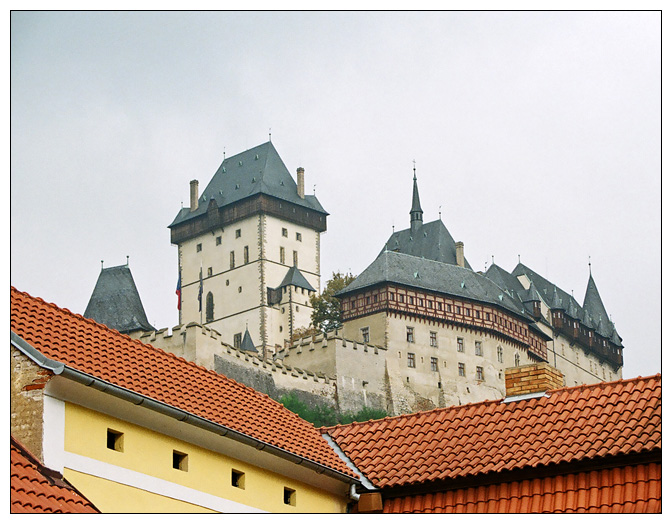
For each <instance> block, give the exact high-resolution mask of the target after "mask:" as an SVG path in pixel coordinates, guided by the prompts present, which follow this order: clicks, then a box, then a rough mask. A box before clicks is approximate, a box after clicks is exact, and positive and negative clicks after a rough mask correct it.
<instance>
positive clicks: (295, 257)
mask: <svg viewBox="0 0 672 524" xmlns="http://www.w3.org/2000/svg"><path fill="white" fill-rule="evenodd" d="M292 258H293V262H294V267H299V252H298V251H294V253H293V257H292Z"/></svg>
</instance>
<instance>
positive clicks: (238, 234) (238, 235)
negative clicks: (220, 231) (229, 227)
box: [236, 229, 240, 238]
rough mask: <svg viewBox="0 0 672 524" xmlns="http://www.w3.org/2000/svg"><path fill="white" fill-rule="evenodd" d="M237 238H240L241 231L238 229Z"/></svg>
mask: <svg viewBox="0 0 672 524" xmlns="http://www.w3.org/2000/svg"><path fill="white" fill-rule="evenodd" d="M236 238H240V229H236Z"/></svg>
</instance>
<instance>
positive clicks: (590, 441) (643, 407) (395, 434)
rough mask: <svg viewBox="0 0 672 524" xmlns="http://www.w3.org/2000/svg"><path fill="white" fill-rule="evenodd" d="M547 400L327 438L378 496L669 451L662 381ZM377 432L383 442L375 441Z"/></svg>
mask: <svg viewBox="0 0 672 524" xmlns="http://www.w3.org/2000/svg"><path fill="white" fill-rule="evenodd" d="M547 394H548V395H549V396H548V397H545V396H544V397H540V398H533V399H528V400H519V401H516V402H509V403H503V402H502V401H501V400H492V401H486V402H479V403H475V404H467V405H464V406H453V407H448V408H442V409H436V410H432V411H429V412H424V413H414V414H411V415H402V416H398V417H387V418H384V419H381V420H374V421H369V422H359V423H358V422H355V423H352V424H349V425H345V426H334V427H331V428H323V429H322V431H324V432H326V433H328V434H329V435H330V436H331V438H332V439H333V440H334V442H335V443H336V444H338V446H339V447H340V448H341V449H342V450H343V452H344V453H345V454H346V455H347V456H348V457H349V458H350V459H351V460H352V462H353V463H354V464H355V466H357V468H359V470H360V471H361V472H362V473H363V474H364V476H365V477H366V478H368V479H369V481H371V483H372V484H373V485H374V486H376V487H377V488H391V487H403V486H411V485H414V484H415V485H417V484H419V483H425V482H435V481H447V480H451V479H458V478H463V477H467V476H473V475H481V474H484V473H503V472H510V471H515V470H518V469H521V468H525V467H539V466H547V465H560V464H563V463H570V462H573V461H578V460H583V459H591V458H597V457H616V456H619V455H621V456H622V455H626V454H628V453H641V452H649V451H660V450H661V449H662V437H661V430H662V428H661V416H662V415H661V376H660V375H656V376H653V377H646V378H641V377H640V378H636V379H630V380H619V381H616V382H603V383H600V384H594V385H587V386H577V387H573V388H563V389H558V390H552V391H549V392H548V393H547ZM606 414H611V415H610V416H605V415H606ZM612 415H613V416H612ZM420 427H422V430H421V431H420ZM374 432H375V434H376V435H379V436H378V437H377V438H376V439H371V435H372V434H373V433H374ZM421 442H423V443H426V442H428V443H430V447H431V449H433V450H434V451H433V452H432V453H424V452H423V447H422V446H417V444H419V443H421Z"/></svg>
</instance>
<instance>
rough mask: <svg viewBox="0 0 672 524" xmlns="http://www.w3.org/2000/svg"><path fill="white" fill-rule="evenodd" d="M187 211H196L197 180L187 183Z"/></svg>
mask: <svg viewBox="0 0 672 524" xmlns="http://www.w3.org/2000/svg"><path fill="white" fill-rule="evenodd" d="M189 186H190V187H189V189H190V193H189V211H196V208H198V180H192V181H191V182H189Z"/></svg>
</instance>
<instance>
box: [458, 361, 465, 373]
mask: <svg viewBox="0 0 672 524" xmlns="http://www.w3.org/2000/svg"><path fill="white" fill-rule="evenodd" d="M457 374H458V375H459V376H460V377H464V376H465V375H466V373H465V370H464V362H458V363H457Z"/></svg>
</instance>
